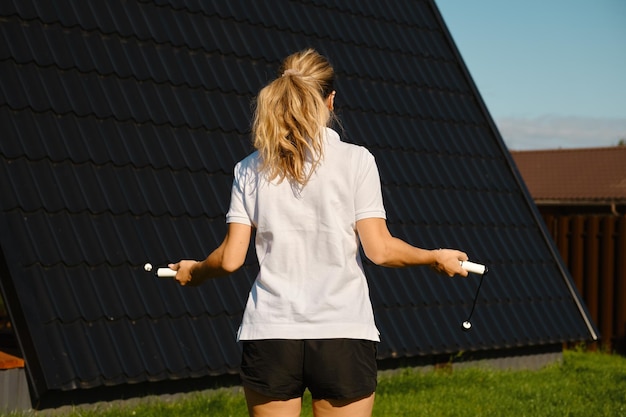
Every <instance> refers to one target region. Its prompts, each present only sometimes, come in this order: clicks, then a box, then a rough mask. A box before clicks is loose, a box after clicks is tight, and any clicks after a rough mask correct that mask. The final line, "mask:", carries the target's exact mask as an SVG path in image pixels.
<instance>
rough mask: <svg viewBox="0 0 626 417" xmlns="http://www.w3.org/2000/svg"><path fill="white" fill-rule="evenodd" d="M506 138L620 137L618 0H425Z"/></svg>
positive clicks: (534, 144) (521, 142) (625, 53)
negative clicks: (435, 9) (432, 4)
mask: <svg viewBox="0 0 626 417" xmlns="http://www.w3.org/2000/svg"><path fill="white" fill-rule="evenodd" d="M435 2H436V4H437V6H438V7H439V10H440V12H441V14H442V15H443V18H444V21H445V22H446V25H447V26H448V30H449V31H450V33H451V34H452V38H453V39H454V42H455V43H456V46H457V48H458V49H459V51H460V53H461V56H462V58H463V60H464V62H465V65H466V66H467V67H468V69H469V71H470V74H471V76H472V78H473V80H474V82H475V83H476V85H477V87H478V91H479V92H480V94H481V96H482V99H483V101H484V102H485V104H486V105H487V108H488V110H489V112H490V114H491V117H492V118H493V119H494V121H495V123H496V125H497V127H498V130H499V131H500V134H501V135H502V137H503V139H504V142H505V143H506V145H507V147H508V148H509V149H511V150H531V149H569V148H590V147H605V146H616V145H617V144H618V143H619V142H620V140H624V141H625V142H626V0H523V1H519V0H518V1H509V0H435Z"/></svg>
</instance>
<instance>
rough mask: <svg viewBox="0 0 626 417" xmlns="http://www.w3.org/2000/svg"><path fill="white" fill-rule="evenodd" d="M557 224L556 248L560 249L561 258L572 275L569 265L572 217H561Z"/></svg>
mask: <svg viewBox="0 0 626 417" xmlns="http://www.w3.org/2000/svg"><path fill="white" fill-rule="evenodd" d="M555 223H557V224H556V231H555V238H554V240H555V242H556V246H557V247H558V248H559V252H560V253H561V258H563V262H565V265H567V267H568V269H569V270H570V274H571V273H572V270H571V268H570V265H569V259H570V257H569V247H570V245H569V241H570V223H571V222H570V217H569V216H559V218H558V219H556V221H555Z"/></svg>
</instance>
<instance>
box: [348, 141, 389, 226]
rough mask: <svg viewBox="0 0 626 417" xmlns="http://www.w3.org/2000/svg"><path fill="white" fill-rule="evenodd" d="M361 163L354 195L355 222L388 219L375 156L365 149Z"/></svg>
mask: <svg viewBox="0 0 626 417" xmlns="http://www.w3.org/2000/svg"><path fill="white" fill-rule="evenodd" d="M359 162H360V163H359V164H358V170H357V176H356V184H355V194H354V207H355V220H356V221H358V220H361V219H367V218H373V217H376V218H383V219H386V218H387V214H386V212H385V206H384V204H383V195H382V189H381V185H380V174H379V173H378V167H377V166H376V160H375V159H374V155H372V154H371V153H370V152H369V151H368V150H366V149H365V148H363V152H362V154H361V157H360V161H359Z"/></svg>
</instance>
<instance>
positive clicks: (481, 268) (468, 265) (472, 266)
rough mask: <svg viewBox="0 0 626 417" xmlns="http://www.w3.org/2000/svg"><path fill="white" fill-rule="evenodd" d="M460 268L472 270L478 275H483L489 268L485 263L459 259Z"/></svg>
mask: <svg viewBox="0 0 626 417" xmlns="http://www.w3.org/2000/svg"><path fill="white" fill-rule="evenodd" d="M461 268H463V269H465V270H466V271H467V272H472V273H474V274H478V275H484V274H486V273H487V272H489V269H488V268H487V267H486V266H485V265H481V264H477V263H474V262H470V261H461Z"/></svg>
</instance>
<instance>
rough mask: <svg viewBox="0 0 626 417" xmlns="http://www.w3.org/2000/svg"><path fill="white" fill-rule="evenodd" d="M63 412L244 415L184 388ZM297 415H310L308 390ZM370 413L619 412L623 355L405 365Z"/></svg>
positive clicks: (229, 397) (611, 415)
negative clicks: (538, 364) (508, 366)
mask: <svg viewBox="0 0 626 417" xmlns="http://www.w3.org/2000/svg"><path fill="white" fill-rule="evenodd" d="M44 414H46V413H45V412H28V413H12V414H9V415H10V416H15V417H18V416H20V417H22V416H33V415H44ZM54 415H57V416H58V415H60V414H58V412H57V413H55V414H54ZM63 415H65V416H70V417H79V416H80V417H121V416H133V415H135V416H142V417H156V416H159V417H161V416H165V417H167V416H172V417H174V416H183V415H184V416H185V417H200V416H212V417H227V416H233V417H234V416H247V412H246V406H245V402H244V399H243V394H236V393H232V392H231V391H217V392H204V393H197V394H190V395H186V396H183V397H182V398H179V399H176V400H172V399H169V400H167V399H166V400H164V399H158V398H153V399H151V400H149V401H141V402H139V403H137V404H134V405H129V404H124V403H122V404H116V403H113V404H112V405H111V404H99V405H97V406H96V407H93V406H92V407H77V408H75V409H70V410H68V411H66V412H65V413H64V414H63ZM302 415H303V416H304V417H310V416H311V415H312V414H311V407H310V396H309V395H308V394H307V395H306V397H305V404H304V408H303V413H302ZM374 416H376V417H387V416H389V417H400V416H411V417H415V416H429V417H456V416H459V417H461V416H463V417H466V416H481V417H490V416H493V417H507V416H515V417H524V416H529V417H531V416H532V417H542V416H546V417H548V416H550V417H552V416H554V417H564V416H568V417H582V416H593V417H598V416H606V417H619V416H624V417H626V358H624V357H622V356H619V355H608V354H603V353H596V352H582V351H566V352H564V357H563V361H562V362H561V363H558V364H554V365H550V366H548V367H546V368H544V369H541V370H539V371H501V370H486V369H482V368H471V369H461V370H453V371H450V370H443V371H432V372H423V371H415V370H408V369H407V370H403V371H401V372H399V373H397V374H394V375H389V376H381V377H380V381H379V386H378V390H377V393H376V405H375V407H374Z"/></svg>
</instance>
